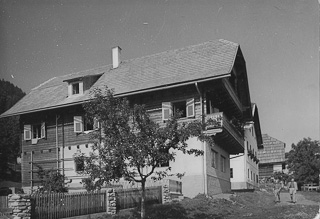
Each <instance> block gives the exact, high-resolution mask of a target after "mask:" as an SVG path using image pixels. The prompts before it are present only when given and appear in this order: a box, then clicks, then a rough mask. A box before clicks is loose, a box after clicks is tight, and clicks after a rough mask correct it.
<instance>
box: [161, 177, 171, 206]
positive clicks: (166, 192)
mask: <svg viewBox="0 0 320 219" xmlns="http://www.w3.org/2000/svg"><path fill="white" fill-rule="evenodd" d="M163 182H164V183H163V184H162V204H165V203H169V202H171V197H170V189H169V180H164V181H163Z"/></svg>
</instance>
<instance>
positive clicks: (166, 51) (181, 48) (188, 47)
mask: <svg viewBox="0 0 320 219" xmlns="http://www.w3.org/2000/svg"><path fill="white" fill-rule="evenodd" d="M213 42H223V43H228V44H234V45H237V46H239V44H238V43H234V42H231V41H228V40H225V39H216V40H209V41H206V42H203V43H198V44H194V45H189V46H185V47H180V48H176V49H169V50H165V51H162V52H158V53H153V54H150V55H145V56H141V57H137V58H131V59H127V60H124V62H129V61H132V60H141V59H144V58H146V57H153V56H157V55H161V54H164V53H168V52H175V51H179V50H186V49H190V48H193V47H197V46H200V45H205V44H208V43H213ZM235 57H236V55H235Z"/></svg>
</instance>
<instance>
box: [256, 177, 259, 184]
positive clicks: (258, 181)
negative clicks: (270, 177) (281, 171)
mask: <svg viewBox="0 0 320 219" xmlns="http://www.w3.org/2000/svg"><path fill="white" fill-rule="evenodd" d="M256 179H257V183H258V182H259V176H258V175H256Z"/></svg>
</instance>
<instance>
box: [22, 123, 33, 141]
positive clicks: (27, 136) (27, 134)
mask: <svg viewBox="0 0 320 219" xmlns="http://www.w3.org/2000/svg"><path fill="white" fill-rule="evenodd" d="M31 138H32V132H31V125H24V126H23V139H24V140H25V141H28V140H31Z"/></svg>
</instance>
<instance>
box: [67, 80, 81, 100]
mask: <svg viewBox="0 0 320 219" xmlns="http://www.w3.org/2000/svg"><path fill="white" fill-rule="evenodd" d="M79 94H83V81H74V82H69V85H68V96H69V97H70V96H73V95H79Z"/></svg>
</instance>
